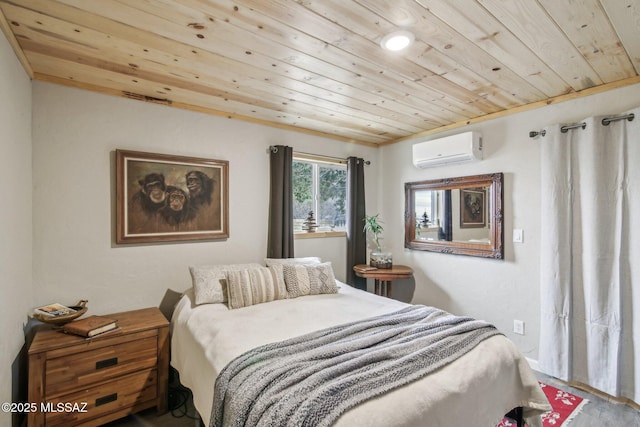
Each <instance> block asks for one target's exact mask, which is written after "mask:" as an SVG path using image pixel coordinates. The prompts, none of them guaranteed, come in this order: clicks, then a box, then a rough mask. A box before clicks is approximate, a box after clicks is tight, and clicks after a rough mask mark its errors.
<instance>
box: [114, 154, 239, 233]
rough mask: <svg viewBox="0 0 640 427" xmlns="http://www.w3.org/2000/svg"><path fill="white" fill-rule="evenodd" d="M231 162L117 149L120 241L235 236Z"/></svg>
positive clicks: (117, 203)
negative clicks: (231, 231)
mask: <svg viewBox="0 0 640 427" xmlns="http://www.w3.org/2000/svg"><path fill="white" fill-rule="evenodd" d="M228 177H229V162H228V161H226V160H213V159H203V158H197V157H184V156H172V155H167V154H152V153H143V152H139V151H128V150H116V243H152V242H168V241H184V240H211V239H226V238H227V237H229V195H228V190H229V182H228V181H229V178H228Z"/></svg>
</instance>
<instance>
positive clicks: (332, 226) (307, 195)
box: [293, 159, 347, 232]
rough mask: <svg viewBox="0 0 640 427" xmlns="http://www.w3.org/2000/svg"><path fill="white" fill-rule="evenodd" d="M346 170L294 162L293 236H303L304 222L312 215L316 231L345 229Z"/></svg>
mask: <svg viewBox="0 0 640 427" xmlns="http://www.w3.org/2000/svg"><path fill="white" fill-rule="evenodd" d="M346 200H347V167H346V165H344V164H340V163H335V164H334V163H324V162H315V161H309V160H301V159H294V161H293V218H294V232H303V231H304V230H303V229H302V227H303V225H304V222H305V221H306V220H307V218H308V217H309V213H310V212H313V218H314V219H315V221H316V224H317V225H318V228H317V229H316V231H343V230H345V225H346Z"/></svg>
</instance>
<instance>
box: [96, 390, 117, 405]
mask: <svg viewBox="0 0 640 427" xmlns="http://www.w3.org/2000/svg"><path fill="white" fill-rule="evenodd" d="M116 400H118V393H113V394H108V395H106V396H103V397H99V398H97V399H96V407H98V406H100V405H106V404H107V403H109V402H115V401H116Z"/></svg>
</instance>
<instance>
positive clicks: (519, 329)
mask: <svg viewBox="0 0 640 427" xmlns="http://www.w3.org/2000/svg"><path fill="white" fill-rule="evenodd" d="M513 332H514V333H516V334H518V335H524V320H516V319H514V320H513Z"/></svg>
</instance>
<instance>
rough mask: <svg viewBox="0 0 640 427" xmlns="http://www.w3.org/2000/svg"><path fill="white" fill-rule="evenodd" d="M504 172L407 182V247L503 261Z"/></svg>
mask: <svg viewBox="0 0 640 427" xmlns="http://www.w3.org/2000/svg"><path fill="white" fill-rule="evenodd" d="M502 228H503V224H502V174H501V173H496V174H489V175H474V176H467V177H458V178H446V179H441V180H431V181H421V182H409V183H406V184H405V247H407V248H410V249H418V250H425V251H437V252H444V253H452V254H462V255H472V256H481V257H488V258H502V257H503V250H502V244H503V242H502V234H503V230H502Z"/></svg>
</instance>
